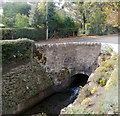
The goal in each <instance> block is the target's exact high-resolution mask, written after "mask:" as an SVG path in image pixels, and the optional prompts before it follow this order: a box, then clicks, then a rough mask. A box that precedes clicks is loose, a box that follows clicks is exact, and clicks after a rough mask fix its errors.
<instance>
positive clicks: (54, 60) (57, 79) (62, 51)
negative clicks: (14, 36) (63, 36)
mask: <svg viewBox="0 0 120 116" xmlns="http://www.w3.org/2000/svg"><path fill="white" fill-rule="evenodd" d="M100 48H101V45H100V44H99V43H81V42H68V43H55V44H36V51H37V54H41V56H42V57H41V58H40V59H39V60H40V61H41V62H44V63H43V65H44V67H45V69H46V72H47V73H48V74H49V76H50V78H51V79H52V80H53V82H54V85H64V83H65V81H67V82H68V80H70V79H69V78H70V77H71V76H73V75H75V74H77V73H84V74H87V75H90V74H91V72H92V70H94V68H95V65H96V63H97V59H98V56H99V54H100ZM65 74H66V75H65Z"/></svg>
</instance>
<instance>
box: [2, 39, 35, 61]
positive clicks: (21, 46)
mask: <svg viewBox="0 0 120 116" xmlns="http://www.w3.org/2000/svg"><path fill="white" fill-rule="evenodd" d="M33 43H34V41H32V40H29V39H17V40H0V44H1V46H2V62H3V63H8V62H12V61H14V62H15V61H22V60H28V59H30V57H31V53H32V51H31V50H32V49H31V48H32V47H33Z"/></svg>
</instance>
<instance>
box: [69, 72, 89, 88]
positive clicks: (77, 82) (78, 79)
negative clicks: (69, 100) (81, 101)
mask: <svg viewBox="0 0 120 116" xmlns="http://www.w3.org/2000/svg"><path fill="white" fill-rule="evenodd" d="M88 78H89V76H88V75H87V74H84V73H77V74H75V75H73V76H71V80H72V82H71V84H70V87H77V86H82V87H83V86H84V85H85V84H87V81H88Z"/></svg>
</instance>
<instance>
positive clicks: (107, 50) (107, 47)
mask: <svg viewBox="0 0 120 116" xmlns="http://www.w3.org/2000/svg"><path fill="white" fill-rule="evenodd" d="M112 52H113V48H112V46H111V45H108V44H105V45H103V46H102V51H101V53H102V54H108V55H111V54H112Z"/></svg>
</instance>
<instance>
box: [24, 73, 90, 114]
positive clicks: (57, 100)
mask: <svg viewBox="0 0 120 116" xmlns="http://www.w3.org/2000/svg"><path fill="white" fill-rule="evenodd" d="M72 78H74V81H73V82H72V83H71V85H70V86H69V87H68V88H66V89H64V90H62V91H61V92H57V93H54V94H52V95H51V96H49V97H47V98H46V99H44V100H43V101H41V102H39V103H38V104H37V105H36V106H34V107H32V108H30V109H29V110H27V111H26V112H25V115H26V114H29V115H34V114H39V113H46V114H47V116H55V115H56V116H58V115H59V114H60V112H61V110H62V109H63V108H65V107H67V106H68V105H69V104H71V103H73V102H74V100H75V99H76V98H77V96H78V93H79V91H80V86H84V85H85V84H86V83H87V80H88V78H89V76H88V75H85V74H76V75H74V76H73V77H72Z"/></svg>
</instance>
